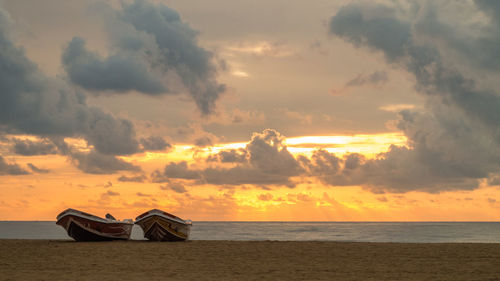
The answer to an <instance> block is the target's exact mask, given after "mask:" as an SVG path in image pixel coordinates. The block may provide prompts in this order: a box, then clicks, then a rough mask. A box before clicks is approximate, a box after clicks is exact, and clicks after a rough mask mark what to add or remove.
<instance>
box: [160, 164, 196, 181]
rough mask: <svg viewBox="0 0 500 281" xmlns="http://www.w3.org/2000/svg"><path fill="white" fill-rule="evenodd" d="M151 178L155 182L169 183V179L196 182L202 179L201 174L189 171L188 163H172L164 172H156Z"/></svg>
mask: <svg viewBox="0 0 500 281" xmlns="http://www.w3.org/2000/svg"><path fill="white" fill-rule="evenodd" d="M151 178H152V179H153V181H154V182H169V179H187V180H195V179H200V173H199V172H198V171H196V170H191V169H189V168H188V165H187V162H186V161H182V162H179V163H175V162H170V164H168V165H166V166H165V168H164V169H163V171H155V172H154V173H153V174H152V175H151Z"/></svg>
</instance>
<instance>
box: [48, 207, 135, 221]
mask: <svg viewBox="0 0 500 281" xmlns="http://www.w3.org/2000/svg"><path fill="white" fill-rule="evenodd" d="M66 216H76V217H80V218H84V219H88V220H92V221H95V222H100V223H106V224H128V225H130V224H131V225H133V224H134V222H133V221H119V220H110V219H104V218H101V217H98V216H94V215H92V214H87V213H85V212H82V211H78V210H75V209H66V210H64V211H62V212H61V213H60V214H59V215H58V216H57V222H59V221H60V220H61V219H63V218H64V217H66ZM57 222H56V223H57Z"/></svg>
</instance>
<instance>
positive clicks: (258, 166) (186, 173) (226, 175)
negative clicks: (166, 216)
mask: <svg viewBox="0 0 500 281" xmlns="http://www.w3.org/2000/svg"><path fill="white" fill-rule="evenodd" d="M283 141H284V137H283V136H282V135H281V134H280V133H279V132H277V131H275V130H271V129H266V130H264V131H263V132H262V133H254V134H253V136H252V139H251V140H250V142H249V143H248V144H247V146H246V148H245V149H244V150H240V151H239V152H236V151H234V152H231V151H226V152H224V153H222V152H221V153H219V154H218V155H217V156H211V157H209V159H208V162H213V161H217V160H218V161H220V162H221V163H223V161H225V162H226V163H229V161H228V160H235V162H233V163H235V165H234V166H233V167H223V166H219V165H216V166H214V167H208V168H204V169H196V168H190V167H188V165H187V163H186V162H179V163H173V162H172V163H170V164H169V165H167V166H166V167H165V169H164V170H163V171H156V172H154V173H153V175H152V177H153V179H155V180H156V181H157V182H162V181H167V180H168V179H169V178H178V179H190V180H197V181H200V182H204V183H208V184H215V185H244V184H257V185H286V186H289V187H293V186H294V185H295V184H294V183H293V182H292V181H291V178H292V177H294V176H299V175H301V174H302V173H303V172H304V170H303V169H302V166H301V164H300V163H299V162H298V161H297V160H296V159H295V158H294V157H293V155H292V154H291V153H290V152H289V151H288V150H287V148H286V146H285V145H284V144H283ZM242 155H245V157H244V160H243V158H242ZM232 157H235V158H234V159H230V158H232Z"/></svg>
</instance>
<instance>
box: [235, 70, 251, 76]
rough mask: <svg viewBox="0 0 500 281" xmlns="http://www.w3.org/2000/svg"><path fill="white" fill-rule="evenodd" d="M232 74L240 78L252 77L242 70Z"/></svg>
mask: <svg viewBox="0 0 500 281" xmlns="http://www.w3.org/2000/svg"><path fill="white" fill-rule="evenodd" d="M231 74H232V75H233V76H236V77H240V78H248V77H250V75H248V73H246V72H245V71H242V70H235V71H233V72H231Z"/></svg>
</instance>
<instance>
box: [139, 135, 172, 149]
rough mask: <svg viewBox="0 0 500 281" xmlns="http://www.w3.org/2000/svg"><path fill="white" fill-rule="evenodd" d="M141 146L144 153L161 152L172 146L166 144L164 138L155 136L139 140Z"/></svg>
mask: <svg viewBox="0 0 500 281" xmlns="http://www.w3.org/2000/svg"><path fill="white" fill-rule="evenodd" d="M141 144H142V148H143V149H144V150H146V151H163V150H169V149H170V148H172V145H171V144H170V143H168V142H166V141H165V139H164V138H162V137H156V136H151V137H149V138H141Z"/></svg>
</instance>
